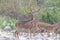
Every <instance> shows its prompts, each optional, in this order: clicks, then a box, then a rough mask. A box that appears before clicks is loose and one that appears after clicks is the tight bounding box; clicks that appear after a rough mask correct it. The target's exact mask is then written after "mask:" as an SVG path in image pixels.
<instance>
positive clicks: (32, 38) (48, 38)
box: [0, 30, 60, 40]
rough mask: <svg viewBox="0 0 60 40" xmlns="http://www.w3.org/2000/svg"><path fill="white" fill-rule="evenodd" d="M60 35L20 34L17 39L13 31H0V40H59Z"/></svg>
mask: <svg viewBox="0 0 60 40" xmlns="http://www.w3.org/2000/svg"><path fill="white" fill-rule="evenodd" d="M59 39H60V35H59V34H57V35H56V34H55V33H49V35H48V34H47V33H35V34H32V33H31V35H30V34H29V33H21V35H20V36H19V39H18V38H17V37H15V36H14V33H13V31H11V32H7V31H2V30H0V40H59Z"/></svg>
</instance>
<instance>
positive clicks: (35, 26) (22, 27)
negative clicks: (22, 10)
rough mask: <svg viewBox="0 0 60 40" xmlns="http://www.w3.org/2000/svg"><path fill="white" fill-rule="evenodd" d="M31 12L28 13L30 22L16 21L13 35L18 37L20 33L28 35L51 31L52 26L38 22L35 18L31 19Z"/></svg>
mask: <svg viewBox="0 0 60 40" xmlns="http://www.w3.org/2000/svg"><path fill="white" fill-rule="evenodd" d="M33 13H35V12H32V10H31V11H30V12H29V18H31V19H30V20H27V21H18V22H16V24H15V25H16V31H15V34H16V35H17V36H19V34H20V32H30V33H40V32H41V31H46V32H48V33H49V32H51V31H53V26H52V25H51V24H48V23H44V22H40V21H38V20H37V19H35V17H33Z"/></svg>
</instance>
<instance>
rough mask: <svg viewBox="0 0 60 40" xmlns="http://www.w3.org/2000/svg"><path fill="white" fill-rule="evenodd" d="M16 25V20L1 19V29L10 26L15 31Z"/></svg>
mask: <svg viewBox="0 0 60 40" xmlns="http://www.w3.org/2000/svg"><path fill="white" fill-rule="evenodd" d="M15 23H16V20H15V19H10V18H2V17H0V29H1V28H2V29H3V28H4V27H5V26H7V25H9V26H11V28H12V30H13V29H15V28H16V27H15Z"/></svg>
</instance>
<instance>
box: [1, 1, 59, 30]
mask: <svg viewBox="0 0 60 40" xmlns="http://www.w3.org/2000/svg"><path fill="white" fill-rule="evenodd" d="M31 7H32V8H33V9H34V10H36V9H40V11H39V12H36V13H35V15H34V16H35V17H36V18H37V19H38V20H40V21H42V22H47V23H51V24H53V23H54V22H59V23H60V0H0V29H1V28H2V29H3V28H4V27H5V26H6V25H10V26H11V27H12V29H15V22H16V21H17V20H20V19H21V18H22V19H24V18H25V17H24V16H27V15H28V13H29V11H30V8H31ZM21 15H22V16H21Z"/></svg>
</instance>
